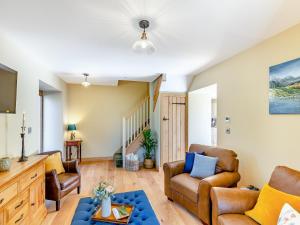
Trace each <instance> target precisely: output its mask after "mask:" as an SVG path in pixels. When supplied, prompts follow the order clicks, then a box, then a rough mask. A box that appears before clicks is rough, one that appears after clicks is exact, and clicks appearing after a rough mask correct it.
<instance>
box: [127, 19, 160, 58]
mask: <svg viewBox="0 0 300 225" xmlns="http://www.w3.org/2000/svg"><path fill="white" fill-rule="evenodd" d="M149 25H150V23H149V21H148V20H141V21H140V22H139V26H140V28H142V29H143V30H144V31H143V33H142V36H141V38H140V40H137V41H136V42H134V44H133V46H132V49H133V51H134V52H136V53H146V54H152V53H153V52H154V51H155V47H154V45H153V43H152V42H151V41H149V40H148V38H147V33H146V31H145V30H146V28H148V27H149Z"/></svg>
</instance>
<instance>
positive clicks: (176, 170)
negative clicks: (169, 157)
mask: <svg viewBox="0 0 300 225" xmlns="http://www.w3.org/2000/svg"><path fill="white" fill-rule="evenodd" d="M184 164H185V162H184V160H181V161H176V162H170V163H165V164H164V166H163V168H164V180H165V185H164V188H165V194H166V196H167V197H168V198H169V199H172V194H171V189H170V183H171V178H172V177H174V176H176V175H178V174H181V173H183V169H184Z"/></svg>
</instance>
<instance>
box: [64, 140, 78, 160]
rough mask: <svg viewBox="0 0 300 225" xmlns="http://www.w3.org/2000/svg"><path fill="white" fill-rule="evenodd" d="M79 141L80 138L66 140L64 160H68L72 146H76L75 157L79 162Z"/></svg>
mask: <svg viewBox="0 0 300 225" xmlns="http://www.w3.org/2000/svg"><path fill="white" fill-rule="evenodd" d="M81 143H82V140H67V141H66V142H65V145H66V160H67V161H70V160H71V158H72V147H76V153H77V159H79V162H81Z"/></svg>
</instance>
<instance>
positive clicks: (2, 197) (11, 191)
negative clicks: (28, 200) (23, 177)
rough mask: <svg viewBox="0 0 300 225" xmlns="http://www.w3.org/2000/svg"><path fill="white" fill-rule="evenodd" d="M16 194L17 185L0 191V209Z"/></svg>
mask: <svg viewBox="0 0 300 225" xmlns="http://www.w3.org/2000/svg"><path fill="white" fill-rule="evenodd" d="M17 194H18V184H17V183H14V184H12V185H10V186H9V187H7V188H5V189H2V190H1V191H0V208H1V207H2V206H3V205H5V204H6V203H7V202H8V201H10V200H11V199H12V198H14V197H15V196H17Z"/></svg>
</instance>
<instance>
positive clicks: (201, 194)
mask: <svg viewBox="0 0 300 225" xmlns="http://www.w3.org/2000/svg"><path fill="white" fill-rule="evenodd" d="M239 180H240V175H239V173H238V172H223V173H218V174H216V175H213V176H210V177H206V178H204V179H202V180H201V181H200V182H199V186H198V198H199V200H198V209H199V211H198V214H199V215H200V217H201V218H202V220H203V221H204V222H205V223H207V224H211V223H210V218H208V217H207V216H205V215H210V208H211V200H210V190H211V188H212V187H233V186H236V184H237V182H238V181H239ZM204 218H205V219H204Z"/></svg>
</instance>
